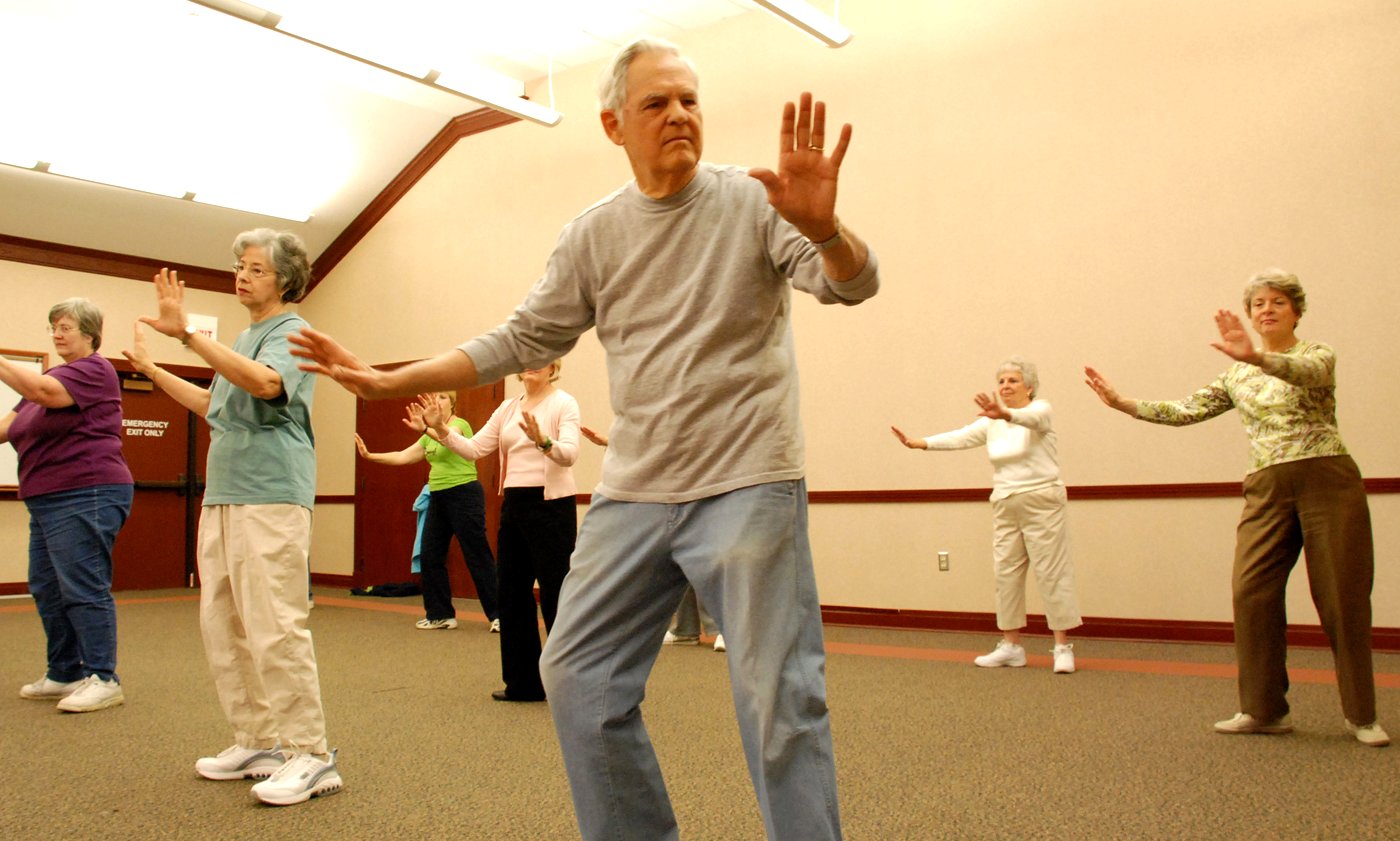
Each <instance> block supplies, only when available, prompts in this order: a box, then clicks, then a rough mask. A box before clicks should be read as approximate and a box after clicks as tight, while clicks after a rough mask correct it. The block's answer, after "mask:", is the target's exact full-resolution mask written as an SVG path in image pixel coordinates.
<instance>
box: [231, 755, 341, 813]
mask: <svg viewBox="0 0 1400 841" xmlns="http://www.w3.org/2000/svg"><path fill="white" fill-rule="evenodd" d="M341 785H343V783H342V782H341V780H340V772H339V771H337V770H336V767H335V751H331V755H330V758H329V759H327V760H321V759H317V758H316V756H315V755H314V754H310V753H298V754H294V755H293V756H292V758H291V759H288V760H287V761H286V762H284V763H283V764H282V767H281V768H278V769H277V770H276V771H274V772H273V773H272V776H270V777H268V778H267V779H265V780H263V781H262V782H260V783H258V784H256V785H254V786H253V796H254V797H256V798H257V799H259V800H261V801H262V802H264V803H267V804H269V805H271V806H292V805H294V804H297V803H305V802H306V801H308V800H310V799H311V798H313V797H320V796H321V795H323V794H335V793H336V792H337V791H340V787H341Z"/></svg>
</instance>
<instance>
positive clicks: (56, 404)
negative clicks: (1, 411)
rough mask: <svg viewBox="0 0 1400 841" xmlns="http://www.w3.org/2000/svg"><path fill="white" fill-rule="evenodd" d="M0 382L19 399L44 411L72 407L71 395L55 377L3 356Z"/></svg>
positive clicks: (0, 359)
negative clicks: (41, 407)
mask: <svg viewBox="0 0 1400 841" xmlns="http://www.w3.org/2000/svg"><path fill="white" fill-rule="evenodd" d="M0 382H3V383H4V384H5V385H7V386H9V387H10V388H12V389H14V391H15V393H16V394H18V395H19V396H20V397H23V398H24V399H26V400H28V401H29V402H30V403H37V404H39V405H40V406H43V407H44V408H45V409H63V408H67V407H68V406H72V405H73V395H71V394H69V393H68V387H67V386H65V385H64V384H63V383H61V382H59V381H58V379H57V378H56V377H53V376H51V375H49V374H40V373H38V372H36V371H31V370H30V369H28V368H25V367H23V366H21V365H16V364H15V363H13V362H11V361H10V360H8V359H6V358H5V357H3V356H0Z"/></svg>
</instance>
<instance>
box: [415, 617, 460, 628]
mask: <svg viewBox="0 0 1400 841" xmlns="http://www.w3.org/2000/svg"><path fill="white" fill-rule="evenodd" d="M413 627H415V628H417V629H418V630H420V631H450V630H452V629H453V628H455V627H457V620H456V619H452V618H448V619H426V618H425V619H419V620H418V622H417V623H416V624H415V625H414V626H413Z"/></svg>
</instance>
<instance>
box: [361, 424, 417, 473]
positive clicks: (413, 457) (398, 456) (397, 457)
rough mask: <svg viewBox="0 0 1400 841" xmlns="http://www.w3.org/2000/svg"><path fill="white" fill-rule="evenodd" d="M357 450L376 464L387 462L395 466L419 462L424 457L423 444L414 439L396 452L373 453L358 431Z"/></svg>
mask: <svg viewBox="0 0 1400 841" xmlns="http://www.w3.org/2000/svg"><path fill="white" fill-rule="evenodd" d="M355 450H356V451H357V452H359V454H360V458H362V459H365V460H366V461H372V462H374V463H375V464H386V465H390V466H393V467H398V466H400V465H404V464H417V463H418V462H420V461H422V460H423V458H424V453H423V446H422V445H421V444H419V443H418V442H417V441H414V442H413V443H412V444H410V445H408V446H407V447H404V448H403V449H402V450H399V451H398V452H395V453H372V452H370V451H369V447H366V446H365V439H363V438H361V437H360V434H359V433H358V432H357V433H355Z"/></svg>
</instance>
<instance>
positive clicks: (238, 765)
mask: <svg viewBox="0 0 1400 841" xmlns="http://www.w3.org/2000/svg"><path fill="white" fill-rule="evenodd" d="M286 761H287V757H285V756H283V755H282V750H281V748H277V747H274V748H269V749H263V748H241V747H239V746H238V745H233V746H232V747H229V748H225V749H224V751H223V752H222V753H220V754H219V755H218V756H205V757H201V758H200V759H198V760H196V761H195V763H194V770H195V773H197V774H199V776H201V777H203V778H205V779H206V780H260V779H263V778H264V777H270V776H272V772H273V771H276V770H277V769H278V768H281V767H282V764H283V763H285V762H286Z"/></svg>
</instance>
